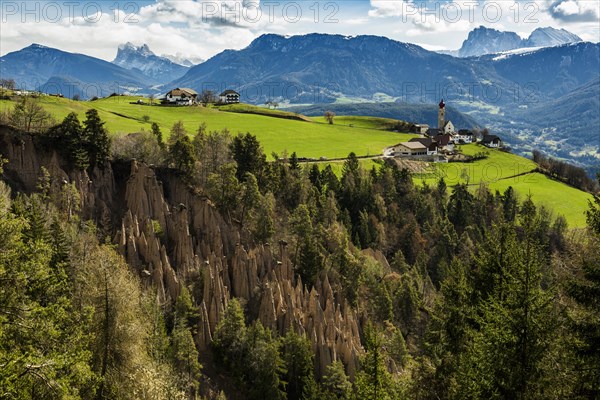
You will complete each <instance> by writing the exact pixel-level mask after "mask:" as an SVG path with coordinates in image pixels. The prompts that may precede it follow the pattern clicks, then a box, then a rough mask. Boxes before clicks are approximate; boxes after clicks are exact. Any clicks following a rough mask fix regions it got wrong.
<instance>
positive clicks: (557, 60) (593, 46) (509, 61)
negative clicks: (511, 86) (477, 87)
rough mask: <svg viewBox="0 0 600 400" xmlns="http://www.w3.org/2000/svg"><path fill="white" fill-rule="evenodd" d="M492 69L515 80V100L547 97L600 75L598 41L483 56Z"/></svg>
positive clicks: (551, 98) (571, 88)
mask: <svg viewBox="0 0 600 400" xmlns="http://www.w3.org/2000/svg"><path fill="white" fill-rule="evenodd" d="M478 62H482V63H489V64H490V65H491V66H492V67H493V68H494V70H495V72H496V73H497V74H498V75H499V76H501V77H504V78H505V79H510V80H511V81H512V82H514V83H516V84H517V87H518V88H519V89H520V92H521V93H520V95H519V96H516V97H515V98H514V101H515V102H516V103H518V104H516V105H521V104H527V103H531V102H536V101H549V100H553V99H554V98H556V97H559V96H562V95H564V94H566V93H568V92H569V91H571V90H574V89H576V88H577V87H579V86H581V85H584V84H585V83H587V82H590V81H592V80H594V79H597V78H598V77H599V76H600V69H599V66H600V44H597V43H589V42H581V43H573V44H566V45H562V46H556V47H546V48H542V49H539V50H535V51H531V52H526V53H521V54H519V53H515V54H508V55H504V56H495V55H488V56H483V57H481V59H479V60H478Z"/></svg>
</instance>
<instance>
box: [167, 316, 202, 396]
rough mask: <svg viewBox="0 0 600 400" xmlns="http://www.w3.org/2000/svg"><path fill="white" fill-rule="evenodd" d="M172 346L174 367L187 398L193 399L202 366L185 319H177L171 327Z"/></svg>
mask: <svg viewBox="0 0 600 400" xmlns="http://www.w3.org/2000/svg"><path fill="white" fill-rule="evenodd" d="M171 337H172V346H173V358H174V361H175V367H176V369H177V371H178V372H179V376H180V377H181V379H182V381H183V385H182V386H183V387H185V388H186V392H187V393H188V398H189V399H195V398H196V396H197V393H198V390H199V386H200V382H199V379H200V376H201V370H202V366H201V365H200V362H199V361H198V350H197V349H196V344H195V343H194V338H193V337H192V333H191V332H190V329H189V328H188V326H187V321H186V320H185V319H181V318H180V319H178V320H177V321H176V322H175V327H174V329H173V333H172V335H171Z"/></svg>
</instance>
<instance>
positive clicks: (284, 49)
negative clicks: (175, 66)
mask: <svg viewBox="0 0 600 400" xmlns="http://www.w3.org/2000/svg"><path fill="white" fill-rule="evenodd" d="M485 80H487V81H490V80H491V81H493V82H494V83H495V84H498V85H500V86H501V87H503V88H504V87H505V86H506V85H509V84H510V82H509V81H508V80H506V79H503V78H501V77H497V76H496V75H495V72H494V71H493V69H489V68H488V67H487V66H485V65H484V64H483V63H476V62H473V61H466V60H464V59H459V58H455V57H451V56H446V55H441V54H438V53H435V52H431V51H427V50H425V49H423V48H422V47H419V46H417V45H414V44H408V43H401V42H397V41H394V40H391V39H388V38H385V37H378V36H355V37H347V36H341V35H325V34H309V35H302V36H291V37H284V36H279V35H274V34H267V35H263V36H260V37H259V38H257V39H256V40H254V41H253V42H252V43H251V44H250V45H249V46H248V47H247V48H245V49H242V50H239V51H234V50H226V51H224V52H222V53H220V54H218V55H216V56H214V57H213V58H211V59H209V60H208V61H205V62H204V63H202V64H200V65H197V66H195V67H192V68H191V69H190V70H189V71H188V73H187V74H186V75H184V76H183V77H182V78H180V79H177V80H175V81H174V82H171V83H170V84H169V85H168V86H169V87H190V88H193V89H196V90H198V91H199V90H202V89H203V88H206V87H207V85H212V86H213V87H210V88H211V89H213V90H215V91H220V90H223V89H225V88H233V89H236V90H238V91H239V92H240V93H241V95H242V101H245V102H250V103H262V102H264V101H265V100H269V99H282V100H283V99H286V100H289V101H290V102H291V103H303V104H306V103H310V104H314V103H328V102H333V101H334V100H335V99H337V98H340V97H349V98H362V99H373V96H374V95H375V94H377V93H383V94H388V95H390V96H392V97H394V98H400V99H401V100H403V101H407V102H419V101H423V100H427V101H436V102H437V101H439V98H438V97H439V93H436V90H435V88H436V87H437V88H443V87H450V86H451V87H452V88H453V89H456V90H455V91H454V90H453V92H455V93H458V94H457V96H459V97H461V98H463V99H464V100H468V98H469V94H468V93H469V87H471V86H472V85H473V84H480V83H481V84H482V85H483V84H485ZM423 88H426V89H429V90H423ZM432 88H433V89H434V90H432ZM424 96H425V97H426V98H425V97H424Z"/></svg>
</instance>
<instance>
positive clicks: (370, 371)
mask: <svg viewBox="0 0 600 400" xmlns="http://www.w3.org/2000/svg"><path fill="white" fill-rule="evenodd" d="M364 333H365V350H366V354H365V355H364V356H363V358H362V360H361V361H360V369H359V371H358V372H357V374H356V380H355V383H354V384H355V392H354V396H355V399H356V400H359V399H360V400H392V399H394V398H395V396H394V385H393V382H392V378H391V375H390V373H389V372H388V370H387V368H386V366H385V362H384V361H385V357H386V355H385V354H384V353H383V350H382V347H383V340H382V338H381V335H380V333H379V332H377V328H375V327H374V326H373V325H372V324H371V323H368V324H367V326H366V327H365V332H364Z"/></svg>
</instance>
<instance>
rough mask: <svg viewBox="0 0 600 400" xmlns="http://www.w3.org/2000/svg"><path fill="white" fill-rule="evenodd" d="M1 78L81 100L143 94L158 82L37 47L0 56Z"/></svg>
mask: <svg viewBox="0 0 600 400" xmlns="http://www.w3.org/2000/svg"><path fill="white" fill-rule="evenodd" d="M0 76H2V77H3V78H5V79H9V78H12V79H14V80H15V81H16V83H17V87H19V88H23V89H32V90H41V91H43V92H46V93H60V94H63V95H65V96H67V97H73V96H74V95H79V96H81V97H82V98H91V97H93V96H107V95H109V94H110V93H113V92H123V91H129V92H133V93H135V92H140V91H145V90H146V89H148V88H149V87H151V86H154V85H156V84H158V83H159V82H158V81H156V80H154V79H152V78H150V77H148V76H146V75H144V74H143V73H141V72H140V71H136V70H128V69H125V68H122V67H119V66H118V65H115V64H112V63H109V62H107V61H104V60H100V59H98V58H94V57H90V56H86V55H83V54H76V53H68V52H65V51H62V50H58V49H53V48H50V47H46V46H42V45H39V44H32V45H31V46H28V47H26V48H24V49H21V50H19V51H15V52H12V53H8V54H6V55H5V56H3V57H0Z"/></svg>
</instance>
